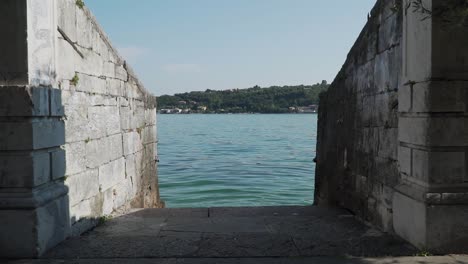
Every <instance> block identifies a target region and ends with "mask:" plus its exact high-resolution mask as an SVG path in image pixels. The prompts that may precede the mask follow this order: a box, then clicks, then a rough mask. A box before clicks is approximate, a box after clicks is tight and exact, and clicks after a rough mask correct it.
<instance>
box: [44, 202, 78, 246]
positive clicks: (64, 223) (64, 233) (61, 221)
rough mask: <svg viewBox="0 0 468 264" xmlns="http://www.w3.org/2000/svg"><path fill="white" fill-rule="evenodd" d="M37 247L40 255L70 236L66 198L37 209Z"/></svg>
mask: <svg viewBox="0 0 468 264" xmlns="http://www.w3.org/2000/svg"><path fill="white" fill-rule="evenodd" d="M37 223H38V224H37V235H38V247H39V249H38V250H39V252H40V253H41V254H43V253H45V252H46V251H47V250H49V249H51V248H53V247H54V246H56V245H57V244H58V243H60V242H62V241H63V240H65V239H66V238H67V237H68V236H69V234H70V213H69V204H68V197H67V196H62V197H61V198H59V199H56V200H53V201H52V202H50V203H48V204H47V205H45V206H42V207H39V208H38V209H37Z"/></svg>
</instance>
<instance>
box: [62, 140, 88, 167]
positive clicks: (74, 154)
mask: <svg viewBox="0 0 468 264" xmlns="http://www.w3.org/2000/svg"><path fill="white" fill-rule="evenodd" d="M65 155H66V157H65V159H66V162H67V166H66V172H65V175H67V176H70V175H73V174H77V173H80V172H83V171H85V170H86V158H85V156H86V143H85V142H84V141H81V142H76V143H69V144H66V145H65Z"/></svg>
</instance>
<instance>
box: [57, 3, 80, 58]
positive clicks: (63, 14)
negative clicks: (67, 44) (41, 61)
mask: <svg viewBox="0 0 468 264" xmlns="http://www.w3.org/2000/svg"><path fill="white" fill-rule="evenodd" d="M75 8H76V2H75V1H73V0H61V1H58V2H57V9H58V12H57V16H58V18H57V24H58V27H59V28H60V29H61V30H63V31H64V32H65V33H66V34H67V36H68V37H69V38H70V39H71V40H72V41H76V40H77V37H76V36H77V34H76V11H75ZM59 57H60V56H59Z"/></svg>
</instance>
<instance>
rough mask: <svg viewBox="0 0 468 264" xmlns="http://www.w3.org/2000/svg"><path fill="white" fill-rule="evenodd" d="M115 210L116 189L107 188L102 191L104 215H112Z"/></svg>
mask: <svg viewBox="0 0 468 264" xmlns="http://www.w3.org/2000/svg"><path fill="white" fill-rule="evenodd" d="M112 211H114V189H113V188H111V189H108V190H105V191H104V192H103V193H102V212H101V214H102V215H110V214H111V213H112Z"/></svg>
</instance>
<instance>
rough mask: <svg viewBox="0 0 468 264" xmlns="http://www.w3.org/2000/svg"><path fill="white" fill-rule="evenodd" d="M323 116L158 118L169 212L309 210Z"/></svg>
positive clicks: (161, 178)
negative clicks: (229, 208)
mask: <svg viewBox="0 0 468 264" xmlns="http://www.w3.org/2000/svg"><path fill="white" fill-rule="evenodd" d="M316 135H317V115H314V114H304V115H295V114H279V115H260V114H243V115H158V139H159V145H158V152H159V158H160V163H159V165H158V175H159V183H160V190H161V197H162V199H163V200H164V201H165V202H166V206H167V207H217V206H270V205H310V204H312V203H313V196H314V175H315V164H314V163H313V159H314V157H315V145H316Z"/></svg>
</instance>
